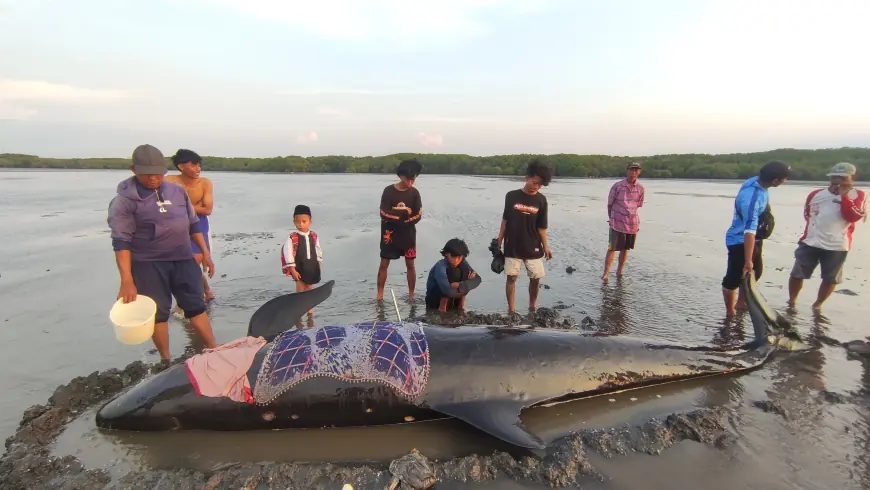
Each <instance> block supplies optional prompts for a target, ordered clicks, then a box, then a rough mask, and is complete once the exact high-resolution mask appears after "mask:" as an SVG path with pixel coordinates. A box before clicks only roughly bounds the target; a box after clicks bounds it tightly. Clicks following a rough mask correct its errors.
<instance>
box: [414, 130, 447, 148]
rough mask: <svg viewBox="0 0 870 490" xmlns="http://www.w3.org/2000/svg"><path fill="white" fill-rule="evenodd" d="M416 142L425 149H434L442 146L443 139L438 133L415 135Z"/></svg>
mask: <svg viewBox="0 0 870 490" xmlns="http://www.w3.org/2000/svg"><path fill="white" fill-rule="evenodd" d="M417 141H419V142H420V144H421V145H423V146H425V147H426V148H436V147H439V146H441V145H443V144H444V137H443V136H441V135H440V134H438V133H431V134H430V133H424V132H420V133H417Z"/></svg>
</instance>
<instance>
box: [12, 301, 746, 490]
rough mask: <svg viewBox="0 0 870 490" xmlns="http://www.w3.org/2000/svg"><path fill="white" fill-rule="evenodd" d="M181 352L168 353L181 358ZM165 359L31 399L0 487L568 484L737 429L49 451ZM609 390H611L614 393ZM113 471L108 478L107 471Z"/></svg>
mask: <svg viewBox="0 0 870 490" xmlns="http://www.w3.org/2000/svg"><path fill="white" fill-rule="evenodd" d="M463 323H466V324H469V323H482V324H490V325H495V324H508V323H514V324H524V323H525V324H530V325H534V326H536V327H538V328H546V327H551V328H552V326H554V325H559V326H570V325H573V324H574V322H573V320H572V319H560V318H559V316H558V314H557V313H555V312H554V311H553V310H549V309H541V310H539V311H538V312H537V314H529V315H527V316H526V317H514V318H509V317H504V316H501V315H497V314H495V315H493V314H491V315H467V316H466V317H465V321H463ZM186 357H187V356H183V357H180V358H178V359H176V360H174V361H173V364H174V363H178V362H183V360H184V359H185V358H186ZM165 368H166V365H161V364H154V365H146V364H144V363H142V362H141V361H137V362H134V363H131V364H130V365H128V366H127V367H126V368H124V369H122V370H117V369H111V370H108V371H103V372H94V373H92V374H90V375H88V376H84V377H77V378H75V379H73V380H72V381H71V382H70V383H69V384H66V385H63V386H60V387H58V388H57V389H56V390H55V392H54V394H53V395H52V396H51V397H50V398H49V399H48V402H47V403H46V404H44V405H36V406H33V407H30V408H29V409H28V410H27V411H26V412H25V413H24V415H23V417H22V420H21V423H20V425H19V428H18V430H17V431H16V433H15V435H13V436H12V437H10V438H9V439H8V440H7V441H6V453H5V454H4V456H3V458H2V460H0V481H2V483H0V488H2V489H23V488H28V489H37V488H54V489H101V488H118V489H121V488H123V489H162V488H167V489H168V488H208V489H222V488H226V489H230V488H310V489H315V488H316V489H320V488H323V489H333V488H340V486H341V485H343V484H345V483H350V484H352V485H353V486H354V488H360V489H367V488H385V487H388V486H389V484H390V482H391V481H392V482H393V483H394V484H396V483H398V485H399V487H398V488H407V489H415V490H416V489H426V488H431V487H432V486H433V485H434V484H435V483H436V482H438V483H439V486H438V488H451V483H468V482H498V481H501V480H508V481H513V482H518V483H523V484H526V485H531V486H527V487H526V488H535V486H536V485H537V486H541V485H543V486H545V487H571V486H576V485H578V484H580V483H582V482H594V481H603V480H604V478H603V476H602V475H601V474H600V473H599V472H598V471H597V470H596V468H595V466H594V465H593V464H592V463H591V462H590V460H589V458H588V456H587V454H588V453H589V452H592V451H594V452H596V453H597V454H599V455H601V456H604V457H610V456H612V455H625V454H628V453H646V454H650V455H656V454H659V453H661V452H662V451H663V450H665V449H667V448H669V447H671V446H673V445H675V444H678V443H680V442H682V441H695V442H698V443H703V444H707V445H711V446H713V447H716V448H726V447H728V446H729V445H731V444H733V443H734V441H735V436H734V434H733V433H731V432H729V430H728V428H729V427H730V426H731V425H732V421H731V420H730V417H731V414H730V412H729V410H728V409H726V408H722V407H717V408H709V409H702V410H694V411H691V412H688V413H681V414H672V415H669V416H667V417H665V418H653V419H651V420H649V421H647V422H646V423H643V424H641V425H634V426H625V427H620V428H615V429H604V430H602V429H589V430H580V431H577V432H575V433H573V434H570V435H568V436H565V437H561V438H558V439H556V440H554V441H553V442H552V443H551V444H550V445H549V447H548V449H547V450H546V451H545V453H544V454H540V455H535V454H531V453H527V454H516V453H514V454H511V453H509V452H505V451H493V452H491V453H484V454H481V455H477V454H475V455H470V456H465V457H459V458H450V459H444V460H437V461H429V460H428V458H427V457H426V455H425V454H420V453H419V452H417V450H416V449H414V450H412V451H411V453H410V454H409V455H406V456H404V457H400V458H397V459H395V460H393V461H390V462H383V463H381V464H355V465H347V464H332V463H308V464H298V463H240V464H233V465H230V466H229V467H226V468H223V469H218V470H215V471H196V470H191V469H154V470H132V471H130V472H128V473H126V474H124V475H122V476H120V478H117V479H113V477H112V475H111V473H110V472H109V471H107V470H105V469H99V468H98V469H92V468H87V467H86V466H85V465H84V464H83V463H82V462H81V461H80V460H79V459H78V458H76V457H74V456H70V455H67V456H56V455H54V454H53V448H52V446H53V444H54V442H55V440H56V438H57V437H58V436H59V435H60V433H61V432H62V431H63V430H64V429H65V428H66V426H67V424H68V423H69V422H71V421H73V420H75V419H76V418H77V417H79V416H82V415H85V416H87V418H88V419H90V420H92V418H91V417H92V416H93V414H92V410H90V409H92V408H94V407H95V406H96V405H98V404H100V403H102V402H105V401H107V400H108V399H109V398H110V397H112V396H114V395H116V394H117V393H119V392H121V391H123V390H124V389H125V388H128V387H129V386H131V385H133V384H135V383H137V382H138V381H140V380H142V379H143V378H144V377H146V376H149V375H153V374H154V373H156V372H158V371H159V370H161V369H165ZM614 396H615V395H614ZM113 480H114V481H113Z"/></svg>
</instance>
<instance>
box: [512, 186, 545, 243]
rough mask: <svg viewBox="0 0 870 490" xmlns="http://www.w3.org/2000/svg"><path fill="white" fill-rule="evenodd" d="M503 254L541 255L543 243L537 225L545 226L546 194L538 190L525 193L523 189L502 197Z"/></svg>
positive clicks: (539, 226) (540, 227)
mask: <svg viewBox="0 0 870 490" xmlns="http://www.w3.org/2000/svg"><path fill="white" fill-rule="evenodd" d="M502 219H504V220H505V221H506V223H505V234H504V255H505V257H512V258H516V259H538V258H541V257H543V256H544V244H543V242H542V241H541V235H540V233H538V229H542V228H543V229H546V228H547V198H546V197H545V196H544V195H543V194H541V193H540V192H538V193H536V194H526V193H525V192H524V191H523V190H522V189H517V190H513V191H510V192H508V193H507V194H505V197H504V212H503V213H502Z"/></svg>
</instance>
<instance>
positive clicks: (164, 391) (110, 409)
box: [96, 364, 197, 430]
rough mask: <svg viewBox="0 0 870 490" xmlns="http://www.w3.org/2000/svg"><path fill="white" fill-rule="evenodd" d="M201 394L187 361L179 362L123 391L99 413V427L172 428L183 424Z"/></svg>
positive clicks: (97, 418)
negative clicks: (198, 391)
mask: <svg viewBox="0 0 870 490" xmlns="http://www.w3.org/2000/svg"><path fill="white" fill-rule="evenodd" d="M196 398H197V395H196V392H195V391H194V388H193V385H192V384H191V383H190V379H189V378H188V376H187V371H186V370H185V367H184V364H176V365H175V366H172V367H170V368H168V369H166V370H165V371H162V372H160V373H158V374H156V375H154V376H151V377H148V378H146V379H145V380H143V381H141V382H140V383H138V384H136V385H134V386H133V387H132V388H131V389H129V390H127V391H126V392H124V393H121V394H120V395H118V396H117V397H115V398H114V399H112V400H110V401H109V402H108V403H106V404H105V405H103V406H102V407H101V408H100V410H99V411H98V412H97V417H96V423H97V427H100V428H102V429H119V430H170V429H174V428H177V427H179V426H180V425H181V424H182V422H183V419H184V418H185V416H186V412H187V411H188V409H189V408H190V407H189V406H190V404H191V402H194V401H196Z"/></svg>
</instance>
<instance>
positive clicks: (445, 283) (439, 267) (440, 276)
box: [426, 259, 481, 304]
mask: <svg viewBox="0 0 870 490" xmlns="http://www.w3.org/2000/svg"><path fill="white" fill-rule="evenodd" d="M449 269H450V264H448V263H447V259H441V260H439V261H438V262H436V263H435V265H433V266H432V269H431V270H429V277H428V278H427V279H426V303H428V304H436V303H438V302H439V301H441V298H444V297H447V298H458V297H460V296H462V295H463V294H468V292H469V291H470V290H472V289H474V288H476V287H477V286H479V285H480V283H481V278H480V276H479V275H477V276H475V277H474V279H469V278H468V276H469V275H470V274H471V273H472V272H474V269H472V268H471V264H469V263H468V260H463V261H462V262H461V263H460V264H459V267H458V269H459V270H460V273H461V276H460V277H461V278H460V280H459V281H456V282H459V288H458V289H453V288H451V287H450V279H449V278H448V276H447V272H448V270H449Z"/></svg>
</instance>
